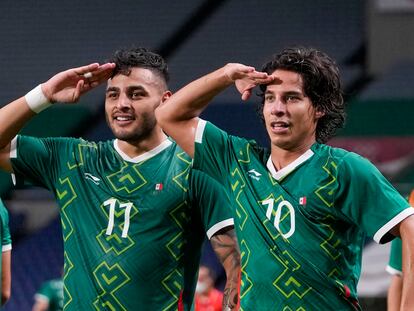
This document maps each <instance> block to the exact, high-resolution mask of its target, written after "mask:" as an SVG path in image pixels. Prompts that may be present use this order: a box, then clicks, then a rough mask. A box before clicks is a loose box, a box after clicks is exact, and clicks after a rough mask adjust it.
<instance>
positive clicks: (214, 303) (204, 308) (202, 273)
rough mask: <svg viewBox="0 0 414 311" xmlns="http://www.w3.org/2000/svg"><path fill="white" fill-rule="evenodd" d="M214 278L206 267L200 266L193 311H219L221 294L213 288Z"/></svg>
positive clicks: (220, 308) (210, 270) (221, 300)
mask: <svg viewBox="0 0 414 311" xmlns="http://www.w3.org/2000/svg"><path fill="white" fill-rule="evenodd" d="M215 282H216V276H215V273H214V271H213V270H212V269H210V268H209V267H208V266H205V265H200V268H199V270H198V280H197V286H196V294H195V311H221V310H222V303H223V293H222V292H221V291H219V290H218V289H216V288H215Z"/></svg>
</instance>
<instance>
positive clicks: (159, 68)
mask: <svg viewBox="0 0 414 311" xmlns="http://www.w3.org/2000/svg"><path fill="white" fill-rule="evenodd" d="M108 62H111V63H115V65H116V66H115V69H114V71H113V72H112V76H111V78H113V77H114V76H116V75H118V74H123V75H127V76H128V75H129V74H130V73H131V69H132V68H135V67H138V68H144V69H148V70H151V71H152V72H153V73H154V74H156V75H157V76H158V77H160V78H161V79H162V80H163V81H164V82H165V85H167V83H168V81H169V79H170V76H169V73H168V66H167V63H166V62H165V60H164V59H163V58H162V56H161V55H158V54H156V53H154V52H151V51H149V50H148V49H146V48H143V47H131V48H129V49H120V50H117V51H115V53H114V55H113V56H112V58H111V59H109V60H108Z"/></svg>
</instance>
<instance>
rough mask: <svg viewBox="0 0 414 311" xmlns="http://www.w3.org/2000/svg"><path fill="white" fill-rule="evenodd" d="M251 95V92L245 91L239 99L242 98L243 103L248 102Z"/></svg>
mask: <svg viewBox="0 0 414 311" xmlns="http://www.w3.org/2000/svg"><path fill="white" fill-rule="evenodd" d="M251 95H252V91H251V90H246V91H244V92H243V94H242V97H241V98H242V100H243V101H245V100H248V99H249V98H250V96H251Z"/></svg>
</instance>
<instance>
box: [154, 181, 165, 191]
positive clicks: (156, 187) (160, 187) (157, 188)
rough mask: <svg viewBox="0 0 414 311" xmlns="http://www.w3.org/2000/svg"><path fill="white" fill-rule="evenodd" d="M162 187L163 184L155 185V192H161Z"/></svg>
mask: <svg viewBox="0 0 414 311" xmlns="http://www.w3.org/2000/svg"><path fill="white" fill-rule="evenodd" d="M163 187H164V186H163V184H162V183H159V184H156V185H155V190H157V191H161V190H162V188H163Z"/></svg>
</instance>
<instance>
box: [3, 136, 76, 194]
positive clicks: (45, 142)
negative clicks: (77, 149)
mask: <svg viewBox="0 0 414 311" xmlns="http://www.w3.org/2000/svg"><path fill="white" fill-rule="evenodd" d="M67 141H68V139H64V138H35V137H30V136H20V135H19V136H16V137H15V138H14V139H13V141H12V144H11V150H10V160H11V163H12V166H13V172H14V174H15V177H16V180H17V182H19V183H23V182H28V183H31V184H33V185H37V186H41V187H45V188H48V189H51V190H52V189H53V184H54V181H55V180H56V178H57V176H59V167H60V165H61V163H63V161H64V159H68V158H67V157H68V155H69V156H70V155H71V154H72V153H73V152H72V151H71V150H69V145H68V144H67Z"/></svg>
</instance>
